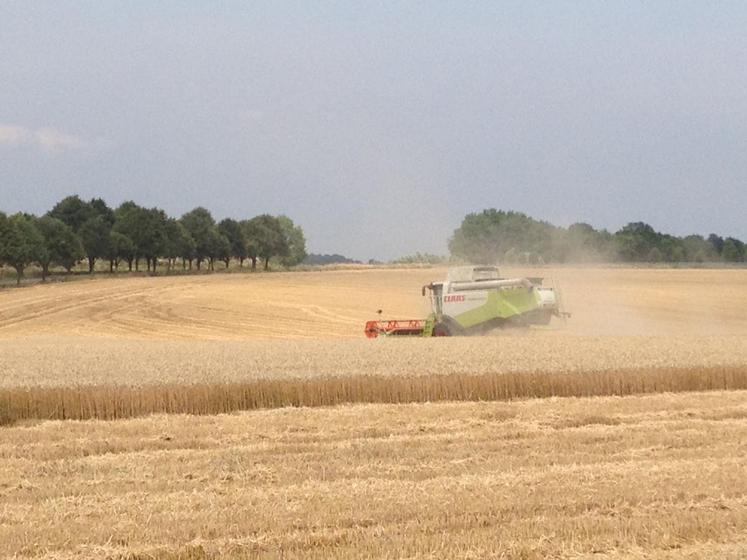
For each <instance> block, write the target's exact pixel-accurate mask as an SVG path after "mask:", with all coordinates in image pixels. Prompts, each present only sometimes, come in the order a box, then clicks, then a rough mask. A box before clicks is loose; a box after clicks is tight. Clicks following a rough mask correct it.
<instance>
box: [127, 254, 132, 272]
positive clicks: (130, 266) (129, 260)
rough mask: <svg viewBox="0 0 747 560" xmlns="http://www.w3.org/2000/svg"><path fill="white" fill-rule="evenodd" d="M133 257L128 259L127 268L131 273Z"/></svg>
mask: <svg viewBox="0 0 747 560" xmlns="http://www.w3.org/2000/svg"><path fill="white" fill-rule="evenodd" d="M132 261H133V258H132V257H127V266H128V267H129V268H130V272H132Z"/></svg>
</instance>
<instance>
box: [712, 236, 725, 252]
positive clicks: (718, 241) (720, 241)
mask: <svg viewBox="0 0 747 560" xmlns="http://www.w3.org/2000/svg"><path fill="white" fill-rule="evenodd" d="M708 243H710V244H711V247H713V250H714V251H715V252H716V254H717V255H719V256H721V252H722V251H723V250H724V238H723V237H721V236H720V235H716V234H715V233H712V234H710V235H709V236H708Z"/></svg>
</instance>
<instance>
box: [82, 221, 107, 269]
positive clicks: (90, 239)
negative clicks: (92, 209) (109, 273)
mask: <svg viewBox="0 0 747 560" xmlns="http://www.w3.org/2000/svg"><path fill="white" fill-rule="evenodd" d="M110 231H111V226H110V224H109V222H108V221H107V220H106V218H105V217H104V216H94V217H93V218H89V219H88V220H86V221H85V222H84V223H83V225H82V226H80V231H79V232H78V234H79V236H80V240H81V243H82V244H83V251H84V253H85V256H86V258H87V259H88V272H89V274H93V270H94V267H95V266H96V260H97V259H100V258H103V257H105V256H106V254H107V250H108V245H109V232H110Z"/></svg>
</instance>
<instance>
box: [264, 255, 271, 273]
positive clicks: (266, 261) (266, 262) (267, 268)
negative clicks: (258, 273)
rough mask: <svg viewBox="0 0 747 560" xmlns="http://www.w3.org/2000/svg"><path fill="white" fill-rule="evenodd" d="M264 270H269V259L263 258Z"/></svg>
mask: <svg viewBox="0 0 747 560" xmlns="http://www.w3.org/2000/svg"><path fill="white" fill-rule="evenodd" d="M265 270H270V257H265Z"/></svg>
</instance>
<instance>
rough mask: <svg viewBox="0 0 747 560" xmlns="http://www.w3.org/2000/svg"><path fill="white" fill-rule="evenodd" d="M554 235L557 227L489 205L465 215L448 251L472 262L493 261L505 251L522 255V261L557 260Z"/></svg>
mask: <svg viewBox="0 0 747 560" xmlns="http://www.w3.org/2000/svg"><path fill="white" fill-rule="evenodd" d="M557 235H558V228H556V227H554V226H552V225H550V224H548V223H547V222H543V221H538V220H534V219H533V218H530V217H529V216H527V215H526V214H522V213H521V212H505V211H503V210H496V209H495V208H490V209H488V210H483V211H482V212H479V213H472V214H467V216H466V217H465V218H464V220H463V221H462V224H461V225H460V226H459V228H457V229H456V230H455V231H454V235H453V236H452V238H451V239H450V240H449V250H450V251H451V254H452V255H454V256H455V257H459V258H462V259H465V260H467V261H470V262H473V263H476V264H494V263H496V262H497V261H498V260H499V259H500V258H501V257H502V256H503V255H505V254H506V253H507V252H508V251H512V252H513V253H515V254H520V255H521V254H523V255H524V260H540V259H541V260H545V261H547V260H559V259H558V256H557V255H554V254H553V238H554V237H555V236H557Z"/></svg>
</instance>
